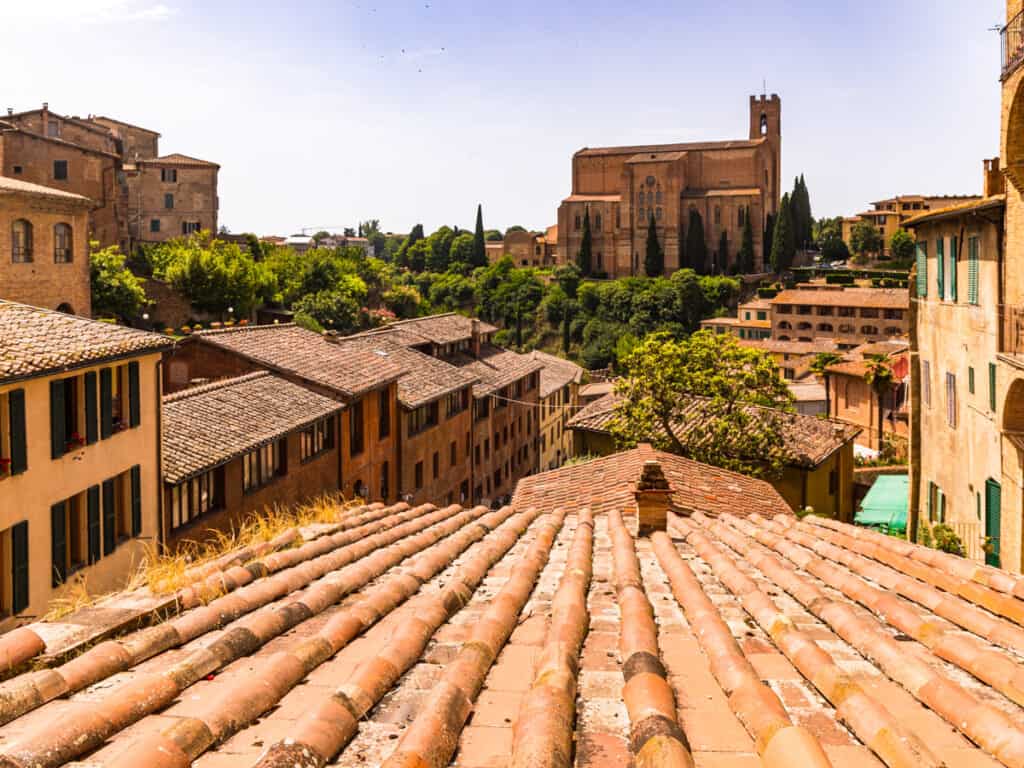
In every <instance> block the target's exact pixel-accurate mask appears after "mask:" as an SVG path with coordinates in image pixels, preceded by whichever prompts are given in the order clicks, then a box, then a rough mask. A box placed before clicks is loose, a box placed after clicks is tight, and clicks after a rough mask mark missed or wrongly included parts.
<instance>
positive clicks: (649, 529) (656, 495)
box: [635, 459, 672, 536]
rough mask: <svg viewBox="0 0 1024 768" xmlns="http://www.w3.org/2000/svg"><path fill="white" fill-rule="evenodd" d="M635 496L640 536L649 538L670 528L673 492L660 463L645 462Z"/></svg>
mask: <svg viewBox="0 0 1024 768" xmlns="http://www.w3.org/2000/svg"><path fill="white" fill-rule="evenodd" d="M635 496H636V517H637V531H638V534H639V535H640V536H649V535H650V534H652V533H654V532H655V531H664V530H665V529H666V528H667V527H668V511H669V508H670V507H671V496H672V491H671V489H670V488H669V485H668V480H666V479H665V473H664V472H663V471H662V469H661V463H660V462H658V461H657V460H654V459H649V460H647V461H645V462H644V465H643V467H642V468H641V470H640V479H639V481H637V484H636V492H635Z"/></svg>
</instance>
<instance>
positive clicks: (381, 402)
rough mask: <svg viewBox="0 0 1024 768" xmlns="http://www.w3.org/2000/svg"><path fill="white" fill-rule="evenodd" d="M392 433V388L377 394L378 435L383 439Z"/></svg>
mask: <svg viewBox="0 0 1024 768" xmlns="http://www.w3.org/2000/svg"><path fill="white" fill-rule="evenodd" d="M390 434H391V390H388V389H384V390H382V391H381V392H380V393H379V394H378V395H377V437H379V438H380V439H381V440H383V439H384V438H385V437H388V436H389V435H390Z"/></svg>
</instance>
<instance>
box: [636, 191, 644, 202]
mask: <svg viewBox="0 0 1024 768" xmlns="http://www.w3.org/2000/svg"><path fill="white" fill-rule="evenodd" d="M636 203H637V205H643V204H644V193H643V191H641V192H640V193H639V194H637V196H636Z"/></svg>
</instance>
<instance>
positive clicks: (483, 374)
mask: <svg viewBox="0 0 1024 768" xmlns="http://www.w3.org/2000/svg"><path fill="white" fill-rule="evenodd" d="M453 362H454V363H455V364H456V365H459V366H461V367H462V368H463V369H464V370H467V371H469V372H470V373H472V374H473V375H474V376H476V377H478V378H479V379H480V381H479V383H477V384H475V385H473V396H474V397H483V396H484V395H493V394H495V393H496V392H497V391H498V390H499V389H501V388H502V387H507V386H508V385H509V384H511V383H512V382H514V381H516V380H517V379H521V378H523V377H524V376H527V375H529V374H531V373H534V372H536V371H540V370H541V369H542V368H543V367H544V364H543V363H541V362H540V361H538V360H534V359H533V358H532V357H530V355H521V354H519V353H518V352H513V351H511V350H508V349H502V348H501V347H495V346H492V345H490V344H484V345H483V346H482V347H481V348H480V357H478V358H475V357H470V356H469V355H462V354H460V355H457V356H456V357H455V358H454V359H453Z"/></svg>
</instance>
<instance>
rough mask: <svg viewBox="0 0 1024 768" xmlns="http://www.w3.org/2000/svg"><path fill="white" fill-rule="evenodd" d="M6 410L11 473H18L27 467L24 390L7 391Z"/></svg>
mask: <svg viewBox="0 0 1024 768" xmlns="http://www.w3.org/2000/svg"><path fill="white" fill-rule="evenodd" d="M7 411H8V414H7V415H8V417H9V420H10V425H11V426H10V433H11V456H10V459H11V474H12V475H19V474H21V473H22V472H24V471H25V470H26V469H28V439H27V438H26V436H25V390H24V389H15V390H12V391H11V392H8V393H7Z"/></svg>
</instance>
